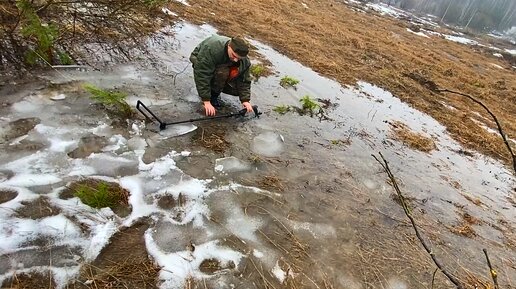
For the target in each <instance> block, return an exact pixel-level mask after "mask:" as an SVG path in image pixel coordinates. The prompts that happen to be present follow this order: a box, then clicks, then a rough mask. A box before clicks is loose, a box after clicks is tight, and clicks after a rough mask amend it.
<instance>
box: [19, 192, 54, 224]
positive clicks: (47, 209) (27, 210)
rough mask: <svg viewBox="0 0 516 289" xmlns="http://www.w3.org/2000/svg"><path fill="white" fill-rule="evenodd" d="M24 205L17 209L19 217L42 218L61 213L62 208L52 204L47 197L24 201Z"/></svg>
mask: <svg viewBox="0 0 516 289" xmlns="http://www.w3.org/2000/svg"><path fill="white" fill-rule="evenodd" d="M22 205H23V207H21V208H20V209H18V210H17V211H16V214H17V215H18V217H21V218H30V219H41V218H45V217H50V216H55V215H58V214H59V213H61V210H60V209H59V208H56V207H54V206H53V205H51V204H50V203H49V202H48V199H47V198H45V197H40V198H37V199H36V200H34V201H31V202H22Z"/></svg>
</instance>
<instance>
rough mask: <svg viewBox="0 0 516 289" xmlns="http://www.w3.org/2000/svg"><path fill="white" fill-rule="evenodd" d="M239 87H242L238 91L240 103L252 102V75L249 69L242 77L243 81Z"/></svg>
mask: <svg viewBox="0 0 516 289" xmlns="http://www.w3.org/2000/svg"><path fill="white" fill-rule="evenodd" d="M238 85H239V86H240V87H239V89H238V98H239V99H240V102H246V101H250V100H251V73H250V72H249V68H247V69H246V70H245V72H244V73H243V75H242V77H241V81H239V83H238Z"/></svg>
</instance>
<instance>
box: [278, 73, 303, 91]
mask: <svg viewBox="0 0 516 289" xmlns="http://www.w3.org/2000/svg"><path fill="white" fill-rule="evenodd" d="M298 83H299V80H297V79H295V78H293V77H290V76H283V77H282V78H281V80H280V85H281V86H283V87H284V88H289V87H293V88H296V85H297V84H298Z"/></svg>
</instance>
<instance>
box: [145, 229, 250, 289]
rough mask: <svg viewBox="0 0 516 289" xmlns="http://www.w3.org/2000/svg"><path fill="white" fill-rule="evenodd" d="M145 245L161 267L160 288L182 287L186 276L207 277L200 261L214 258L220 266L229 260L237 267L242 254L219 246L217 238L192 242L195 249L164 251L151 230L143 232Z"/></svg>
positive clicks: (225, 264)
mask: <svg viewBox="0 0 516 289" xmlns="http://www.w3.org/2000/svg"><path fill="white" fill-rule="evenodd" d="M145 245H146V246H147V250H148V252H149V254H150V255H151V256H152V257H153V259H154V260H155V261H156V262H157V263H158V265H159V266H160V267H161V271H160V275H159V278H160V279H161V280H162V281H163V283H162V284H161V288H174V289H175V288H178V289H179V288H184V286H185V281H186V279H187V278H188V277H193V278H194V279H202V278H206V277H208V276H207V275H205V274H204V273H202V272H201V271H200V269H199V266H200V265H201V263H202V261H204V260H207V259H216V260H218V261H219V262H220V264H221V266H227V265H228V264H229V262H233V264H234V265H235V266H236V267H238V265H239V264H240V260H241V259H242V257H243V255H242V254H241V253H239V252H236V251H233V250H231V249H229V248H226V247H223V246H220V245H219V244H218V241H217V240H214V241H210V242H207V243H204V244H194V245H195V250H194V251H193V252H191V251H179V252H173V253H166V252H164V251H163V250H162V249H161V248H160V247H159V246H158V245H157V243H156V242H155V240H154V239H153V237H152V233H151V230H147V232H146V233H145Z"/></svg>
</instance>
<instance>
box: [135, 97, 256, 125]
mask: <svg viewBox="0 0 516 289" xmlns="http://www.w3.org/2000/svg"><path fill="white" fill-rule="evenodd" d="M136 109H137V110H138V111H139V112H141V113H142V114H143V116H145V118H146V119H147V120H148V121H151V122H155V121H157V122H158V123H159V130H160V131H161V130H164V129H165V128H166V127H167V126H169V125H174V124H181V123H188V122H196V121H206V120H212V119H219V118H229V117H234V116H245V113H246V112H247V109H245V108H244V109H242V110H240V111H239V112H234V113H230V114H224V115H217V116H212V117H201V118H193V119H189V120H181V121H175V122H164V121H162V120H161V119H160V118H159V117H158V116H156V115H155V114H154V113H153V112H152V111H151V110H150V109H149V108H148V107H147V106H145V104H143V102H141V101H139V100H138V101H137V102H136ZM253 111H254V117H260V115H261V114H262V113H261V112H259V111H258V106H257V105H253Z"/></svg>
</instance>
